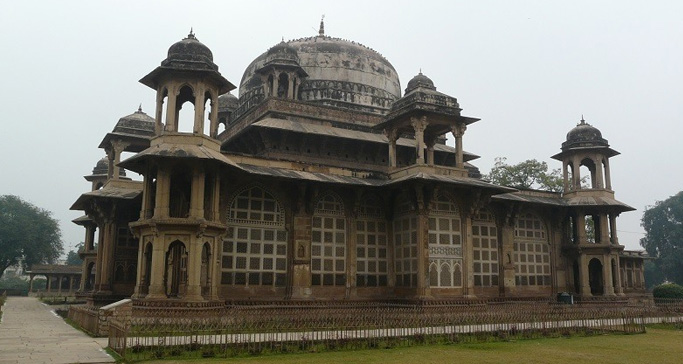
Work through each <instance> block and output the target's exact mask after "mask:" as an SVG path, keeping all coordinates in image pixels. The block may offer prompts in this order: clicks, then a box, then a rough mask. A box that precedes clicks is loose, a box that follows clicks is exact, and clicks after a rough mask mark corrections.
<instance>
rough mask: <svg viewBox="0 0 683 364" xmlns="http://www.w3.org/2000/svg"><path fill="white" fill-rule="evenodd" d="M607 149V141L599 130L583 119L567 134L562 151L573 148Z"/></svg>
mask: <svg viewBox="0 0 683 364" xmlns="http://www.w3.org/2000/svg"><path fill="white" fill-rule="evenodd" d="M595 146H600V147H607V146H609V144H608V143H607V140H606V139H604V138H603V137H602V133H601V132H600V130H598V128H596V127H594V126H592V125H590V124H588V123H586V121H585V120H583V118H581V122H580V123H579V124H578V125H576V127H574V128H573V129H572V130H570V131H569V133H567V141H566V142H564V143H562V149H563V150H565V149H568V148H573V147H595Z"/></svg>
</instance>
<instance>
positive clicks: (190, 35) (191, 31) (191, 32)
mask: <svg viewBox="0 0 683 364" xmlns="http://www.w3.org/2000/svg"><path fill="white" fill-rule="evenodd" d="M187 37H188V38H190V39H195V36H194V32H193V29H192V27H190V34H188V35H187Z"/></svg>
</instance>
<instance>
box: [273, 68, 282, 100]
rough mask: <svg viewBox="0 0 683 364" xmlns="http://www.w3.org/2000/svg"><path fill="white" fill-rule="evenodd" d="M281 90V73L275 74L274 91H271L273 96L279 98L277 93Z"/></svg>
mask: <svg viewBox="0 0 683 364" xmlns="http://www.w3.org/2000/svg"><path fill="white" fill-rule="evenodd" d="M279 89H280V73H279V72H274V73H273V89H272V90H271V96H273V97H277V92H278V90H279Z"/></svg>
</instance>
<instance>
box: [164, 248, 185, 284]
mask: <svg viewBox="0 0 683 364" xmlns="http://www.w3.org/2000/svg"><path fill="white" fill-rule="evenodd" d="M186 284H187V248H186V246H185V243H183V242H182V241H180V240H175V241H173V242H172V243H171V244H170V245H169V246H168V250H167V251H166V269H165V271H164V285H165V289H166V295H167V296H168V297H181V296H183V295H184V294H185V286H186Z"/></svg>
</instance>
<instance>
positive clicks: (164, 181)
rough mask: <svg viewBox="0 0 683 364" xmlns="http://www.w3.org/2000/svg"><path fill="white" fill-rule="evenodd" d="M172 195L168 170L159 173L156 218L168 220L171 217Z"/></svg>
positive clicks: (163, 169) (161, 170)
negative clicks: (170, 203) (170, 204)
mask: <svg viewBox="0 0 683 364" xmlns="http://www.w3.org/2000/svg"><path fill="white" fill-rule="evenodd" d="M170 194H171V176H170V174H169V173H168V171H167V170H166V168H160V169H159V171H158V172H157V188H156V196H155V198H156V201H155V203H154V217H155V218H161V219H163V218H167V217H168V215H169V202H170V201H169V200H170Z"/></svg>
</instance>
